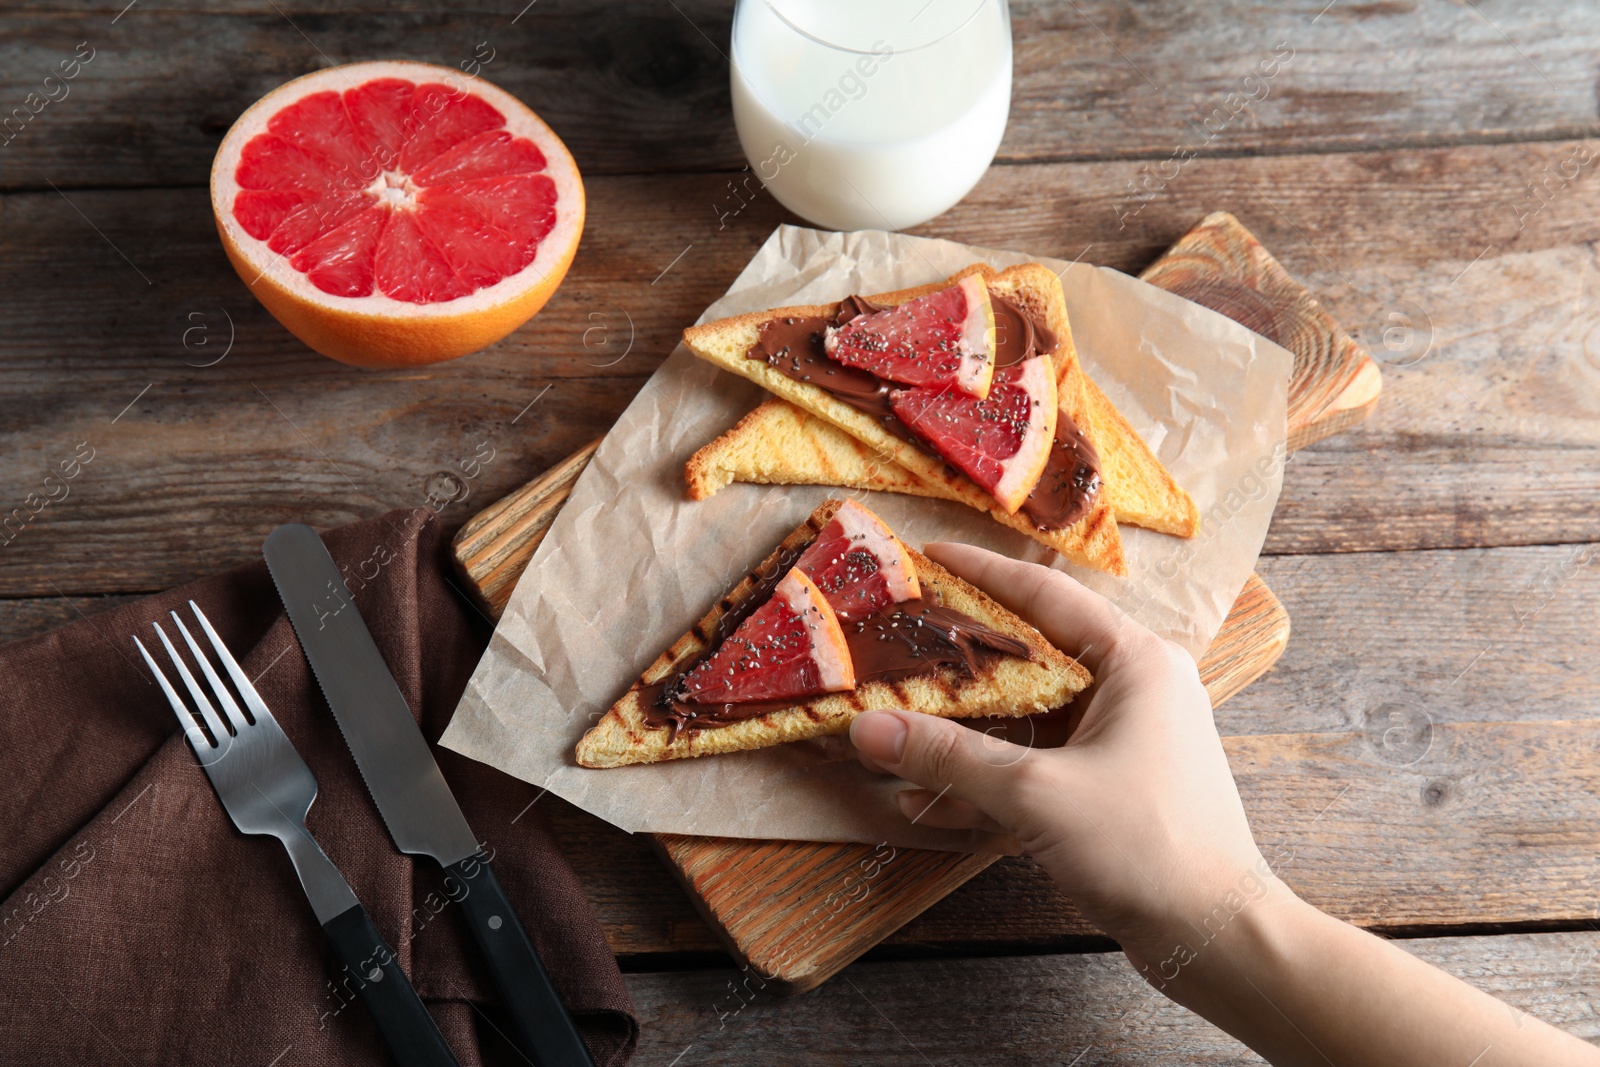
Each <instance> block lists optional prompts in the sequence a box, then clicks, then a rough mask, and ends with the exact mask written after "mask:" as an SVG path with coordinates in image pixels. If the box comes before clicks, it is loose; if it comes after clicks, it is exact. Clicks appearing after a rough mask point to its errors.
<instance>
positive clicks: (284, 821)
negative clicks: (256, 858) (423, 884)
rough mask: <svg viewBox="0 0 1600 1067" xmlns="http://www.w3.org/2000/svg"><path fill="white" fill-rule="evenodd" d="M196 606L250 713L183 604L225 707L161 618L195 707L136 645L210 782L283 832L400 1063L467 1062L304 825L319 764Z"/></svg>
mask: <svg viewBox="0 0 1600 1067" xmlns="http://www.w3.org/2000/svg"><path fill="white" fill-rule="evenodd" d="M189 608H190V610H192V611H193V612H194V617H195V619H196V621H198V622H199V624H200V628H201V629H202V630H204V631H205V635H206V637H207V638H208V639H209V640H210V642H211V647H212V649H213V650H215V652H216V658H217V660H218V661H219V662H220V663H221V664H222V668H223V670H225V671H226V672H227V674H228V677H229V678H231V679H232V680H233V687H234V689H235V690H237V692H238V694H239V697H240V699H242V700H243V701H244V706H245V707H246V708H248V709H249V711H250V714H249V716H248V717H247V716H246V715H245V713H244V711H242V710H241V709H240V707H239V704H238V703H237V702H236V701H235V700H234V697H233V693H231V692H230V691H229V689H228V687H227V686H226V685H225V684H224V683H223V681H222V679H221V678H220V677H219V676H218V675H217V671H216V668H215V667H213V666H212V663H211V660H210V659H209V658H208V657H207V656H206V654H205V653H204V652H203V651H201V648H200V645H199V643H198V642H196V641H195V639H194V637H192V636H191V635H190V633H189V628H188V627H187V626H185V625H184V624H183V619H181V618H179V616H178V613H177V612H176V611H174V612H171V613H170V614H171V615H172V622H173V624H174V625H175V626H176V627H177V628H178V633H179V634H181V635H182V636H183V641H184V643H185V644H186V645H188V646H189V651H190V653H191V654H192V655H193V657H194V660H195V662H196V663H198V664H199V666H200V671H201V673H202V674H204V675H205V678H206V681H207V682H208V683H209V684H210V691H211V694H212V695H213V696H215V698H216V703H217V704H219V705H221V711H220V712H219V711H218V709H217V707H216V706H214V705H213V704H212V701H211V699H210V698H209V697H208V696H207V693H206V690H205V689H204V688H203V687H202V686H201V685H200V683H199V682H197V681H196V680H195V677H194V675H193V674H191V673H190V672H189V668H188V666H187V665H186V664H185V663H184V660H183V657H182V656H180V655H179V654H178V650H177V649H176V648H174V647H173V644H172V642H171V641H170V640H168V639H167V634H166V631H165V630H163V629H162V628H161V624H160V623H155V622H152V623H151V626H153V627H154V628H155V631H156V635H157V636H158V637H160V638H161V643H162V645H164V646H165V647H166V650H167V655H168V656H169V657H171V659H172V665H173V667H175V668H176V669H177V672H178V676H179V677H180V678H182V679H183V685H184V688H186V689H187V690H188V691H189V696H190V697H191V698H192V700H193V707H192V708H191V707H189V706H187V705H185V703H184V702H183V700H182V699H181V698H180V697H179V696H178V693H177V691H176V690H174V689H173V687H172V684H171V683H170V682H168V681H167V676H166V675H165V674H163V673H162V671H161V668H160V667H159V666H157V665H156V661H155V658H154V657H153V656H151V655H150V650H149V649H147V648H145V645H144V642H143V641H141V640H139V638H138V637H134V639H133V643H134V644H136V645H138V646H139V652H140V654H141V655H143V656H144V661H145V662H146V663H147V664H149V665H150V670H151V673H153V674H154V675H155V676H156V681H157V682H158V683H159V684H160V686H161V691H162V692H163V693H165V694H166V695H167V701H168V702H169V703H170V704H171V705H172V710H173V712H174V713H175V714H176V715H177V716H178V724H179V725H180V726H181V727H182V728H183V735H184V737H185V738H186V739H187V740H188V742H189V747H190V748H192V749H194V754H195V757H196V758H197V759H199V761H200V766H201V767H203V768H205V772H206V777H208V778H210V779H211V785H212V787H213V788H215V789H216V791H217V796H218V798H219V799H221V801H222V806H223V807H224V808H226V809H227V812H228V817H229V818H231V819H232V820H233V825H234V826H236V827H238V828H239V831H240V832H241V833H246V834H262V835H269V836H272V837H276V838H277V839H278V841H279V842H280V843H282V845H283V847H284V849H285V850H286V851H287V852H288V853H289V859H290V861H291V862H293V864H294V869H295V873H296V874H298V875H299V876H300V885H301V887H302V888H303V889H304V890H305V894H306V899H307V900H309V901H310V902H311V910H312V911H313V912H315V913H316V916H317V922H319V923H321V924H322V929H323V930H324V931H326V932H327V935H328V940H329V941H331V942H332V943H333V949H334V954H335V955H336V956H338V958H339V962H340V963H342V964H343V965H344V971H345V974H344V977H343V978H342V980H341V982H340V985H341V987H342V988H345V989H348V986H349V983H350V982H351V981H354V983H355V985H356V991H357V992H358V993H359V994H360V996H361V999H362V1001H363V1002H364V1003H365V1004H366V1006H367V1010H368V1011H370V1012H371V1013H372V1016H373V1018H374V1019H375V1020H376V1021H377V1024H378V1030H379V1031H380V1032H381V1033H382V1034H383V1038H384V1041H385V1042H386V1043H387V1044H388V1046H389V1052H390V1054H391V1055H393V1057H394V1059H395V1062H397V1063H399V1064H401V1065H402V1067H459V1065H458V1064H457V1062H456V1058H455V1056H454V1055H453V1054H452V1053H451V1051H450V1046H449V1045H447V1044H446V1043H445V1040H444V1036H443V1035H442V1034H440V1033H439V1028H438V1027H437V1026H436V1025H434V1021H433V1018H432V1017H431V1016H430V1015H429V1014H428V1010H427V1008H425V1007H424V1006H423V1004H422V1000H421V998H419V997H418V996H417V992H416V990H415V989H413V988H412V987H411V982H410V981H409V980H408V979H407V978H406V975H405V972H404V971H402V970H401V969H400V963H399V960H398V958H397V957H396V956H395V953H394V950H393V949H392V948H390V947H389V945H388V944H387V943H386V942H385V941H384V940H383V937H382V936H381V935H380V934H379V933H378V930H377V927H375V926H373V924H372V918H371V916H369V915H368V914H367V909H366V908H364V907H362V906H361V902H360V901H359V900H357V899H356V895H355V892H354V891H353V890H352V889H351V888H350V883H349V882H347V881H345V879H344V876H343V875H342V874H340V873H339V869H338V868H337V867H335V866H334V865H333V861H332V860H330V859H328V857H327V854H326V853H324V852H323V851H322V846H320V845H318V844H317V842H316V840H315V839H314V838H313V837H312V836H311V834H310V832H309V831H307V830H306V813H307V812H308V811H310V810H311V802H312V801H314V800H315V799H316V798H317V780H316V778H315V777H314V776H313V775H312V774H311V768H310V767H307V766H306V761H305V760H304V759H302V758H301V756H300V753H299V752H297V751H295V747H294V744H293V743H292V742H291V741H290V740H289V737H288V735H287V734H285V733H284V732H283V727H281V726H279V725H278V720H276V719H275V718H273V717H272V712H271V711H269V710H267V705H266V704H265V702H263V701H262V699H261V696H260V694H259V693H257V692H256V687H255V686H254V685H252V684H251V682H250V678H249V676H247V675H246V674H245V673H244V671H243V670H241V669H240V667H239V663H238V661H237V660H235V659H234V658H233V654H232V653H231V652H229V651H228V647H227V646H226V645H225V644H223V643H222V639H221V638H220V637H218V636H217V632H216V631H215V630H214V629H212V628H211V622H210V620H208V619H207V618H206V617H205V613H204V612H202V611H201V610H200V607H199V605H197V604H196V603H195V602H194V601H192V600H191V601H189ZM224 719H226V721H224ZM202 724H203V726H202ZM341 1000H342V998H341Z"/></svg>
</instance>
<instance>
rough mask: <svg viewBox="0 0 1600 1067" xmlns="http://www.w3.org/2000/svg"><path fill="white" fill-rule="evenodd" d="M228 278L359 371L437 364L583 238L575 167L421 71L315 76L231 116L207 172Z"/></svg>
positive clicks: (515, 306)
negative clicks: (230, 270) (232, 275)
mask: <svg viewBox="0 0 1600 1067" xmlns="http://www.w3.org/2000/svg"><path fill="white" fill-rule="evenodd" d="M211 208H212V211H213V212H214V213H215V215H216V219H217V230H218V232H219V233H220V234H221V235H222V246H223V248H224V249H225V250H226V251H227V253H228V258H229V259H230V260H231V261H232V262H233V266H234V269H235V270H237V271H238V272H239V276H240V277H241V278H243V279H244V281H245V283H246V284H247V285H249V286H250V290H251V292H253V293H255V295H256V298H257V299H259V300H260V301H261V303H262V304H264V305H266V308H267V310H268V311H270V312H272V314H273V315H274V316H275V317H276V318H277V319H278V321H279V322H281V323H283V325H284V326H285V327H286V328H287V329H288V330H289V332H291V333H293V334H294V335H295V336H296V337H298V338H300V339H301V340H302V341H304V342H305V343H306V344H308V345H310V346H311V347H312V348H314V349H316V350H317V351H318V352H321V353H322V354H323V355H325V356H331V357H332V358H334V359H337V360H342V361H344V362H346V363H354V364H356V365H358V366H365V367H400V366H414V365H417V364H423V363H435V362H438V361H440V360H446V359H454V358H456V357H457V356H464V355H466V354H467V353H468V352H475V351H477V350H478V349H480V348H483V347H484V346H486V345H489V344H492V343H494V342H495V341H498V340H499V339H500V338H502V337H504V336H505V335H506V334H508V333H510V332H511V331H512V330H514V329H516V328H517V327H518V326H520V325H522V324H523V323H524V322H526V321H527V320H528V319H529V318H530V317H532V316H533V314H534V313H535V312H537V311H538V310H539V309H540V308H541V307H543V306H544V304H545V301H547V300H549V299H550V294H551V293H553V292H555V289H556V286H558V285H559V284H561V279H562V278H564V277H565V276H566V273H567V268H568V267H569V266H570V265H571V263H572V257H573V255H574V253H576V251H577V248H578V238H579V236H580V234H581V233H582V232H583V215H584V194H583V182H582V179H581V178H580V177H579V175H578V168H577V166H576V165H575V164H574V163H573V161H572V156H571V155H570V154H569V153H568V152H567V149H566V146H565V145H563V144H562V143H561V140H560V138H558V137H557V136H556V135H555V134H554V133H553V132H551V130H550V127H548V126H546V125H545V124H544V122H543V121H541V120H540V118H539V116H537V115H535V114H534V113H533V112H532V111H530V110H529V109H528V108H527V107H526V106H525V105H524V104H523V103H522V102H521V101H519V100H517V99H516V98H515V97H513V96H512V95H511V94H510V93H507V92H505V91H504V90H502V89H498V88H496V87H495V86H493V85H490V84H489V83H488V82H486V81H484V80H482V79H481V78H477V77H472V76H469V75H466V74H464V73H462V72H461V71H458V70H452V69H450V68H449V67H438V66H434V65H432V64H428V63H411V62H375V63H352V64H350V65H348V66H343V67H332V68H329V69H327V70H321V71H317V72H316V73H314V74H307V75H306V76H304V77H302V78H297V79H295V80H294V81H292V82H289V83H288V84H287V85H282V86H279V87H278V88H277V89H274V90H273V91H272V92H270V93H268V94H267V95H266V96H264V97H262V98H261V99H260V100H258V101H256V103H255V104H253V105H252V106H251V107H250V109H249V110H248V111H246V112H245V113H244V114H243V115H241V116H240V117H239V120H238V121H237V122H235V123H234V124H233V128H232V129H231V130H229V131H228V134H227V136H226V137H224V138H223V140H222V147H221V148H219V149H218V150H217V157H216V160H215V161H214V162H213V163H212V167H211Z"/></svg>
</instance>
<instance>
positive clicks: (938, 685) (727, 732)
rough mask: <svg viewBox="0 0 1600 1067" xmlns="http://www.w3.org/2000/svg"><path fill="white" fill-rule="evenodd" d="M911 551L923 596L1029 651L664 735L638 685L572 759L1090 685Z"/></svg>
mask: <svg viewBox="0 0 1600 1067" xmlns="http://www.w3.org/2000/svg"><path fill="white" fill-rule="evenodd" d="M840 503H841V502H840V501H838V500H829V501H825V502H824V503H823V504H822V505H821V506H820V507H818V508H817V510H816V511H814V512H812V513H811V516H810V517H809V518H808V519H807V520H806V521H805V522H804V523H802V524H801V525H800V526H799V527H797V528H796V529H795V530H794V532H793V533H791V534H790V535H789V536H788V537H786V538H785V539H784V540H783V543H782V544H780V545H779V546H778V548H777V549H775V550H774V551H773V552H772V554H771V555H769V556H768V557H767V558H766V559H765V560H763V561H762V563H761V564H760V565H759V566H757V567H756V568H755V569H754V570H752V571H751V572H750V574H749V575H747V576H746V577H745V578H744V579H743V580H742V581H741V582H740V583H739V584H738V585H737V586H735V587H734V589H733V591H732V592H730V593H729V594H728V595H727V596H726V597H724V598H723V599H722V600H721V601H720V602H719V603H718V604H716V605H715V606H713V607H712V609H711V610H710V611H708V612H707V613H706V614H705V616H704V617H702V618H701V619H700V621H699V622H697V623H696V624H695V625H694V627H693V628H692V629H691V630H690V631H689V632H688V633H686V634H684V635H683V636H682V637H680V638H679V639H678V640H677V641H676V642H674V643H673V645H672V647H671V648H669V649H668V650H667V651H666V652H663V653H662V654H661V655H660V656H658V657H657V658H656V660H655V661H654V662H653V663H651V665H650V666H649V667H648V668H647V669H646V670H645V672H644V674H643V675H642V676H641V678H640V684H643V685H648V684H650V683H653V682H658V681H661V680H662V679H663V678H665V677H666V676H667V675H668V674H670V673H672V672H673V671H675V670H676V669H678V668H679V667H680V666H681V665H682V664H684V663H686V662H687V661H688V660H690V659H692V658H693V657H695V656H697V655H699V654H700V653H701V652H703V651H704V650H705V648H706V641H707V639H708V637H709V636H710V635H711V634H713V633H714V632H715V630H716V626H717V622H718V620H720V619H721V618H722V616H723V615H724V614H726V613H727V612H729V611H734V610H736V609H737V608H738V607H739V606H740V605H741V604H743V603H744V602H745V601H746V600H747V599H748V598H750V597H752V596H754V595H756V593H757V589H758V587H759V586H760V584H761V582H762V580H763V578H764V576H770V574H771V573H772V569H773V568H774V567H775V566H776V565H777V564H778V561H779V559H780V558H781V557H782V554H783V553H784V552H785V551H789V550H796V549H798V548H800V547H801V546H803V545H804V544H806V543H807V542H809V541H810V540H811V539H812V538H814V537H816V535H817V533H818V532H819V531H820V530H821V529H822V527H824V526H825V525H827V523H828V520H829V519H831V518H832V517H833V513H834V511H835V510H836V509H837V508H838V507H839V505H840ZM910 555H911V558H912V561H913V563H915V565H916V569H917V577H918V579H919V581H920V582H921V583H922V588H923V597H924V598H929V599H935V600H937V601H939V602H942V603H944V604H947V605H949V606H951V607H953V608H956V609H957V610H959V611H963V612H966V613H967V614H968V615H971V616H972V617H974V618H976V619H977V620H978V621H980V622H982V623H984V624H985V625H987V626H990V627H992V628H994V629H995V630H998V631H1000V632H1001V633H1005V634H1007V635H1009V636H1011V637H1014V638H1016V639H1017V640H1019V641H1021V642H1023V643H1024V644H1026V645H1027V646H1028V649H1029V651H1030V652H1031V653H1032V654H1033V657H1034V658H1033V659H1032V660H1023V659H1019V658H1013V657H996V658H993V659H991V660H990V661H989V662H988V663H986V664H985V665H984V667H983V669H982V670H980V671H979V672H978V673H977V674H975V675H973V676H971V677H965V676H963V675H962V674H961V673H960V672H959V671H956V670H954V669H951V668H943V669H940V670H938V671H935V672H933V673H930V674H928V675H923V676H918V677H915V678H909V679H904V680H902V681H898V682H866V683H863V684H861V685H859V686H858V687H857V688H856V689H855V690H854V691H853V692H848V693H834V694H831V695H828V696H824V697H820V698H818V699H816V700H813V701H810V702H808V703H805V704H800V705H796V706H795V707H793V708H787V709H783V710H780V711H774V712H769V713H767V714H765V715H761V716H757V717H756V718H752V719H747V720H745V721H744V722H739V723H734V724H732V725H729V726H722V727H715V728H711V729H705V730H701V731H698V732H683V733H680V734H678V736H677V737H676V738H674V739H673V740H672V741H670V742H669V741H668V740H667V735H668V731H667V730H666V729H659V728H653V727H650V726H648V725H646V723H645V719H644V707H643V705H642V703H641V700H640V696H639V691H638V688H637V687H634V688H630V689H629V690H628V692H627V693H625V694H623V696H622V698H621V699H620V700H618V701H617V702H616V703H615V704H613V705H612V707H611V709H610V710H609V711H608V712H606V714H605V716H604V717H603V718H602V719H601V720H600V722H599V723H597V724H596V725H595V726H594V727H593V728H592V729H591V730H590V731H589V732H588V733H587V734H585V735H584V737H583V739H582V740H581V741H580V742H579V743H578V748H577V759H578V763H579V764H581V765H582V766H585V767H620V766H624V765H626V764H630V763H656V762H660V761H662V760H669V759H685V758H688V757H692V756H705V755H712V754H715V753H722V752H739V751H745V750H749V749H754V748H765V747H767V746H769V745H776V744H781V743H784V742H787V741H799V740H804V739H807V738H814V737H822V736H825V735H828V734H838V733H843V732H845V731H846V730H848V729H849V728H850V722H851V721H852V720H853V719H854V718H855V717H856V716H857V715H859V714H861V713H862V712H864V711H872V710H876V709H888V708H903V709H909V710H912V711H921V712H925V713H927V714H930V715H940V716H943V717H945V718H976V717H982V716H1020V715H1029V714H1033V713H1035V712H1041V711H1048V710H1050V709H1051V708H1055V707H1059V706H1061V705H1063V704H1065V703H1067V702H1068V701H1069V700H1071V699H1072V697H1073V695H1074V694H1076V693H1078V692H1080V691H1082V690H1083V689H1084V688H1085V687H1086V686H1088V685H1089V683H1090V681H1091V680H1092V679H1091V678H1090V677H1089V672H1088V671H1086V670H1084V668H1083V667H1082V666H1081V665H1080V664H1078V663H1077V662H1076V661H1075V660H1073V659H1071V658H1070V657H1068V656H1067V655H1065V654H1064V653H1062V652H1061V651H1060V650H1059V649H1057V648H1055V646H1053V645H1051V644H1050V643H1049V642H1048V641H1046V640H1045V639H1044V637H1043V635H1041V634H1040V633H1039V632H1038V631H1037V630H1035V629H1034V628H1033V627H1031V626H1029V625H1028V624H1027V623H1025V622H1023V621H1022V620H1021V619H1020V618H1018V617H1017V616H1016V615H1014V614H1012V613H1011V612H1010V611H1007V610H1006V609H1005V608H1003V607H1001V606H1000V605H999V604H997V603H996V602H995V601H994V600H992V599H990V598H989V597H988V596H987V595H986V594H984V593H983V592H981V591H980V590H978V589H976V588H974V587H973V586H971V585H969V584H967V583H966V582H964V581H962V580H961V579H959V578H957V577H956V576H955V575H953V574H951V573H950V572H948V571H946V570H945V569H944V568H942V567H940V566H939V565H938V564H936V563H934V562H933V561H932V560H930V559H928V558H927V557H925V556H923V555H922V554H921V553H919V552H916V551H914V550H913V551H910Z"/></svg>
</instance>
